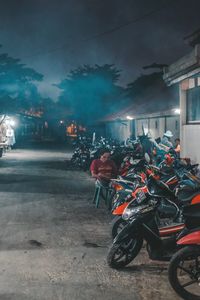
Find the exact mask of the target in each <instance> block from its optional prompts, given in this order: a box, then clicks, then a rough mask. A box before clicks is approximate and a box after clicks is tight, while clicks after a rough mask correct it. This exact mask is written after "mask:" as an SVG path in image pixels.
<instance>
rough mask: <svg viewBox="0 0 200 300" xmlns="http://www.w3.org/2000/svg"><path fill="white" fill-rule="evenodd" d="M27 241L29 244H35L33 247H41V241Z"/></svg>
mask: <svg viewBox="0 0 200 300" xmlns="http://www.w3.org/2000/svg"><path fill="white" fill-rule="evenodd" d="M28 243H29V244H30V245H31V246H35V247H42V246H43V245H42V243H41V242H38V241H37V240H29V241H28Z"/></svg>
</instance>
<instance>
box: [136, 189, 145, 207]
mask: <svg viewBox="0 0 200 300" xmlns="http://www.w3.org/2000/svg"><path fill="white" fill-rule="evenodd" d="M144 199H146V195H145V193H144V192H143V191H142V190H140V191H138V192H137V194H136V200H137V203H138V204H140V203H141V202H142V201H143V200H144Z"/></svg>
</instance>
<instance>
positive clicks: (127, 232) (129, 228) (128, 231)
mask: <svg viewBox="0 0 200 300" xmlns="http://www.w3.org/2000/svg"><path fill="white" fill-rule="evenodd" d="M136 223H137V220H133V221H132V223H128V224H127V225H126V226H125V227H124V228H123V229H122V230H121V231H120V232H119V233H118V235H117V236H116V237H115V239H114V241H113V244H119V243H121V242H123V241H125V240H126V239H127V238H128V237H132V236H133V232H134V230H133V227H134V226H136ZM136 231H137V232H138V228H137V230H136Z"/></svg>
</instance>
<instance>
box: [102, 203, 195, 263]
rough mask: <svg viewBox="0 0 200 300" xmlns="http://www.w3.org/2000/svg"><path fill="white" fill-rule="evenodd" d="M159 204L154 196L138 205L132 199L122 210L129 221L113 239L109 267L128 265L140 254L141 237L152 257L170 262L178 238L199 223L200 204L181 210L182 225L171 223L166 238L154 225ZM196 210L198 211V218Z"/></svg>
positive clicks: (108, 259) (109, 253) (155, 224)
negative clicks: (149, 200)
mask: <svg viewBox="0 0 200 300" xmlns="http://www.w3.org/2000/svg"><path fill="white" fill-rule="evenodd" d="M159 204H160V199H156V198H154V199H152V200H151V202H146V201H144V202H142V204H141V205H140V206H135V201H131V202H130V204H129V206H128V207H127V208H126V209H125V211H124V213H123V218H124V220H126V221H128V223H127V225H126V226H125V227H124V228H123V229H122V230H121V232H120V233H119V234H118V235H117V236H116V238H115V239H114V241H113V244H112V246H111V247H110V249H109V252H108V255H107V263H108V265H109V266H110V267H112V268H115V269H118V268H122V267H125V266H126V265H128V264H129V263H130V262H131V261H133V260H134V258H135V257H136V256H137V255H138V254H139V252H140V250H141V248H142V245H143V241H144V240H145V241H146V242H147V252H148V254H149V257H150V258H151V259H152V260H161V261H169V260H170V258H171V257H172V255H173V254H174V253H175V252H176V251H177V240H180V241H181V238H183V237H186V236H187V235H188V233H189V232H191V233H192V231H193V229H195V228H196V227H197V226H200V204H199V203H198V204H194V205H191V206H190V208H188V207H187V208H184V209H183V212H182V215H183V219H184V223H183V224H177V225H175V224H174V225H173V226H168V227H167V228H165V229H167V230H168V236H167V237H166V235H165V234H163V233H162V231H159V227H158V224H157V209H158V207H159ZM188 212H189V214H188ZM197 212H199V213H198V216H199V217H198V218H197ZM193 220H195V222H193ZM188 224H190V226H188ZM183 227H184V228H183Z"/></svg>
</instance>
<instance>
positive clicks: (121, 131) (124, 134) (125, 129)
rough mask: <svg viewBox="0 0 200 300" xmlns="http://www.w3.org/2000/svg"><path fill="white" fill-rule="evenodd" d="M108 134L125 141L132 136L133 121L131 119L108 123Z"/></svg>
mask: <svg viewBox="0 0 200 300" xmlns="http://www.w3.org/2000/svg"><path fill="white" fill-rule="evenodd" d="M106 136H107V137H112V138H114V139H117V140H119V141H121V142H122V141H125V140H126V139H127V138H130V136H131V122H130V121H128V120H127V121H126V120H125V121H116V122H109V123H107V124H106Z"/></svg>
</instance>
